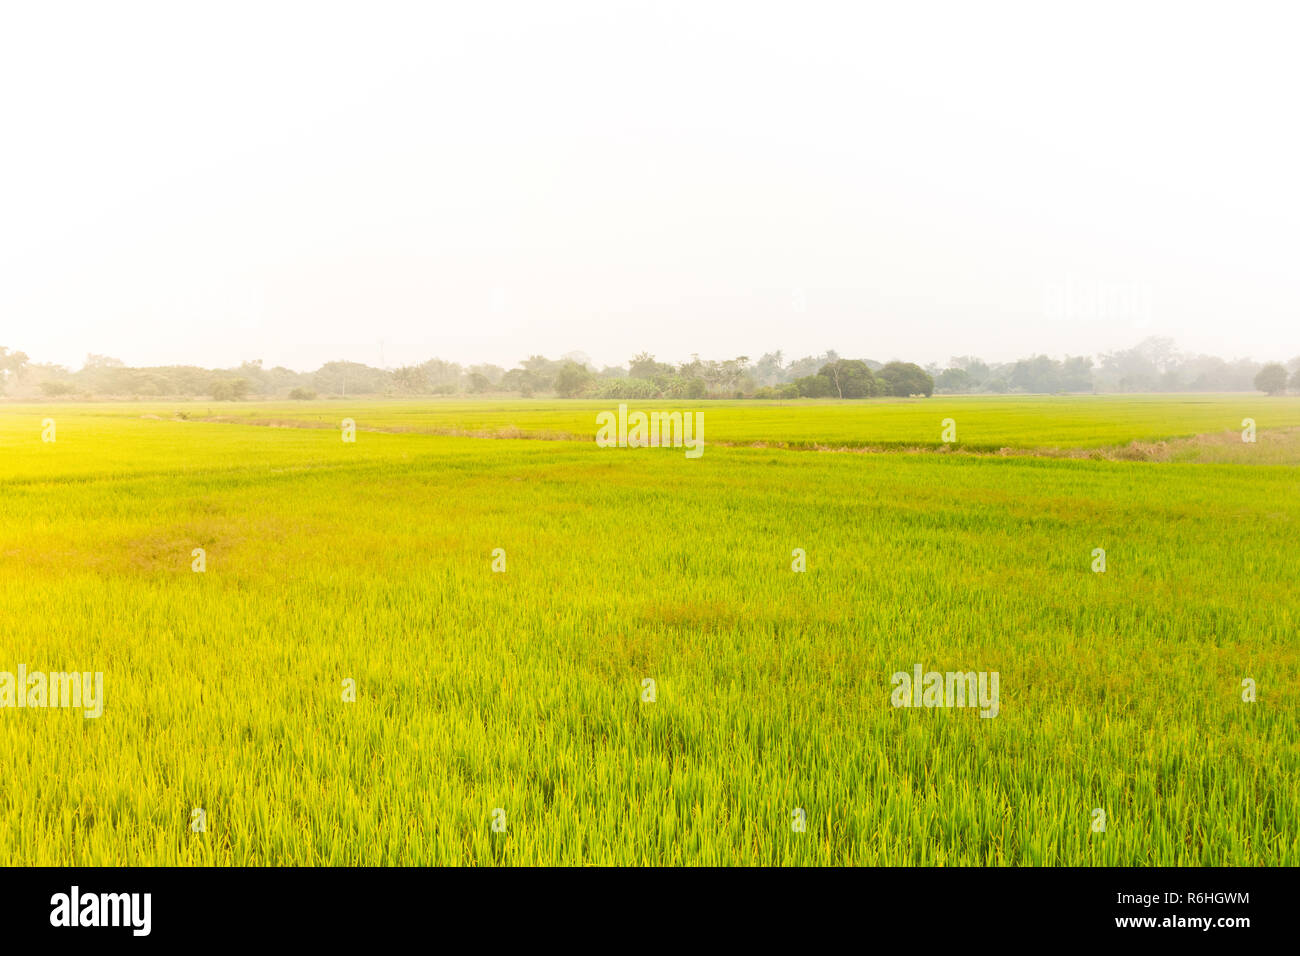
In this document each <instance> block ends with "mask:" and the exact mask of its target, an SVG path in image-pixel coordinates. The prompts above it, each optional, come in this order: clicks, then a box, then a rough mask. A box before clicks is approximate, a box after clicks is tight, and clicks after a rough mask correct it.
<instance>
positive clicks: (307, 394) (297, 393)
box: [289, 386, 316, 402]
mask: <svg viewBox="0 0 1300 956" xmlns="http://www.w3.org/2000/svg"><path fill="white" fill-rule="evenodd" d="M289 397H290V398H292V399H293V400H294V401H295V402H309V401H311V400H312V399H313V398H315V397H316V393H315V392H313V391H312V390H311V389H310V388H302V387H301V386H300V387H298V388H294V389H290V390H289Z"/></svg>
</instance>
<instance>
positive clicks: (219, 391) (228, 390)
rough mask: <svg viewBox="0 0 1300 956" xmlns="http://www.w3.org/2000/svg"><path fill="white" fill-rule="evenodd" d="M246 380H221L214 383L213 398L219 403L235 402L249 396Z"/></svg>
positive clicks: (248, 384) (248, 383)
mask: <svg viewBox="0 0 1300 956" xmlns="http://www.w3.org/2000/svg"><path fill="white" fill-rule="evenodd" d="M250 384H251V383H250V382H249V381H248V379H246V378H219V379H217V380H216V381H214V382H213V383H212V397H213V398H214V399H215V400H217V401H218V402H235V401H238V400H239V399H241V398H244V397H245V396H247V395H248V389H249V387H250Z"/></svg>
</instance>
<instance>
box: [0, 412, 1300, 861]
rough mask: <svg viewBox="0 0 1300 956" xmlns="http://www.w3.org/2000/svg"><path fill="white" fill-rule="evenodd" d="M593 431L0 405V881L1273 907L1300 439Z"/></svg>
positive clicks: (1295, 711) (1086, 425)
mask: <svg viewBox="0 0 1300 956" xmlns="http://www.w3.org/2000/svg"><path fill="white" fill-rule="evenodd" d="M636 404H637V407H645V408H651V407H658V406H659V405H660V404H661V403H636ZM609 407H610V403H588V402H563V401H553V402H544V401H536V402H504V401H493V402H487V401H485V402H478V403H471V402H451V401H449V402H425V403H417V402H380V401H376V402H365V401H357V402H342V401H328V402H325V401H321V402H293V403H274V404H242V403H241V404H235V405H231V404H225V405H220V404H216V403H193V404H184V405H181V404H164V403H158V402H152V403H133V404H109V403H104V404H80V405H66V406H56V405H32V406H14V405H10V406H0V672H15V671H16V670H17V668H18V667H19V666H20V665H21V666H23V667H25V668H26V670H27V671H28V672H35V671H49V672H60V671H78V672H102V673H103V675H104V694H103V697H104V700H103V713H102V715H101V716H99V717H90V718H88V717H86V716H84V715H83V714H82V713H81V712H80V711H78V710H75V709H71V708H62V709H60V708H54V707H46V708H43V709H42V708H36V707H25V708H17V707H12V706H11V707H0V865H28V864H43V865H105V866H116V865H222V866H226V865H444V864H445V865H519V864H523V865H532V864H562V865H587V864H596V865H609V864H673V865H716V864H724V865H1133V864H1136V865H1149V864H1150V865H1155V864H1161V865H1212V864H1213V865H1234V866H1257V865H1288V866H1294V865H1297V864H1300V732H1298V727H1300V724H1298V720H1297V718H1298V717H1300V683H1298V682H1300V640H1297V638H1298V637H1300V613H1298V612H1300V602H1298V601H1297V598H1296V580H1297V576H1298V575H1300V552H1298V551H1297V548H1296V547H1295V542H1296V541H1297V536H1298V535H1300V475H1298V473H1297V468H1296V465H1297V464H1298V463H1300V455H1297V454H1296V446H1295V443H1294V441H1291V440H1289V439H1288V440H1283V439H1281V438H1279V437H1278V436H1292V435H1294V429H1296V428H1297V427H1298V426H1300V400H1296V399H1288V398H1280V399H1278V398H1264V397H1262V396H1255V397H1250V396H1222V397H1220V396H1210V397H1203V396H1198V397H1194V398H1193V397H1180V396H1174V397H1170V396H1164V397H1140V398H1137V397H1125V398H1109V397H1107V398H1094V397H1077V398H1024V397H1007V398H944V397H936V398H933V399H930V400H926V401H900V402H854V403H848V402H845V403H831V402H827V403H807V402H805V403H787V404H782V403H763V402H699V403H667V404H666V405H664V407H672V408H675V409H686V408H690V409H693V410H702V411H703V412H704V416H705V420H706V431H705V435H704V438H705V452H704V454H703V456H702V457H701V458H699V459H695V460H691V459H688V458H686V457H685V456H684V455H682V454H681V452H680V450H672V449H649V448H645V449H628V448H600V447H597V446H596V444H595V443H594V442H593V435H594V433H595V425H594V421H595V416H596V414H597V413H598V412H599V411H603V410H607V409H608V408H609ZM344 417H351V418H353V419H355V421H356V423H357V429H358V431H357V437H356V441H355V442H354V443H348V442H343V441H341V440H340V432H339V428H338V425H339V422H340V420H341V419H342V418H344ZM945 418H952V419H954V420H955V422H956V428H957V442H956V443H954V445H953V446H945V445H944V444H943V443H942V442H941V440H940V432H941V425H940V423H941V420H942V419H945ZM1245 418H1253V419H1254V420H1255V421H1256V422H1257V425H1258V429H1259V433H1258V434H1259V440H1258V442H1257V443H1254V444H1248V443H1244V442H1242V441H1241V440H1240V433H1241V431H1242V421H1243V419H1245ZM45 419H52V420H53V421H54V423H55V425H56V427H57V433H56V440H54V441H42V432H43V422H44V420H45ZM203 419H219V420H203ZM271 424H274V425H279V426H281V427H267V426H268V425H271ZM1207 435H1208V436H1219V437H1218V438H1217V439H1215V440H1214V441H1203V440H1201V439H1198V437H1197V436H1201V438H1202V439H1203V438H1204V436H1207ZM485 436H492V437H497V438H502V439H503V440H484V437H485ZM1224 436H1226V438H1225V437H1224ZM530 438H547V439H549V440H545V441H541V440H530ZM1178 441H1184V442H1186V445H1185V446H1179V447H1185V454H1184V453H1182V452H1180V453H1179V455H1177V456H1174V459H1173V460H1160V461H1128V460H1111V459H1110V458H1109V457H1106V456H1102V457H1100V458H1099V460H1092V459H1091V458H1089V457H1087V456H1086V455H1084V456H1083V457H1054V456H1050V455H1047V454H1039V453H1036V454H1022V455H1007V456H1002V455H999V454H996V453H993V454H990V453H988V452H996V451H998V450H1001V449H1008V448H1009V449H1022V450H1031V451H1035V452H1043V451H1045V450H1049V449H1059V450H1070V449H1076V450H1083V451H1085V452H1086V451H1088V450H1091V449H1102V448H1123V447H1127V446H1130V445H1131V443H1134V442H1140V443H1159V442H1166V443H1173V442H1178ZM815 448H829V449H837V448H848V449H858V450H862V449H870V450H868V451H863V452H862V453H858V454H834V453H818V452H816V451H810V450H809V449H815ZM1216 448H1217V449H1220V451H1218V452H1216V451H1215V449H1216ZM1207 449H1208V451H1207ZM940 450H947V451H956V452H961V451H970V452H975V453H973V454H960V453H948V454H935V453H934V452H935V451H940ZM1216 455H1217V456H1218V457H1216ZM1216 462H1225V463H1216ZM195 549H202V553H203V562H202V563H203V568H202V570H201V571H196V570H195V562H196V557H195ZM796 549H801V550H802V552H803V555H804V561H805V567H806V570H804V571H796V570H792V566H793V565H794V564H795V562H796V561H797V555H796ZM1096 549H1103V550H1104V552H1105V556H1104V558H1105V571H1104V572H1098V571H1096V570H1094V568H1095V566H1096V565H1095V562H1096V557H1095V551H1096ZM918 664H919V665H921V666H922V668H923V670H924V671H925V672H929V671H936V672H949V671H957V672H988V673H992V672H996V673H997V674H998V675H999V676H1000V681H999V707H998V713H997V716H996V717H993V718H991V719H988V718H984V717H981V716H980V713H979V712H978V711H977V710H976V709H970V708H967V709H960V708H944V707H934V708H929V707H921V708H916V707H897V706H894V705H893V703H891V694H892V693H893V691H894V687H893V686H892V684H891V679H892V675H894V674H896V673H899V672H903V673H909V674H910V673H911V672H912V671H913V668H914V667H915V666H916V665H918ZM648 681H649V682H652V683H647V682H648ZM1244 681H1248V682H1250V687H1252V688H1254V691H1255V694H1256V699H1255V700H1253V701H1248V700H1246V699H1244V697H1245V696H1249V694H1248V691H1247V690H1246V689H1245V685H1244V684H1243V682H1244ZM349 688H352V691H351V692H352V693H353V694H354V697H355V699H347V698H348V697H349ZM0 703H2V701H0ZM196 811H201V813H200V814H196ZM1098 811H1100V812H1101V814H1102V816H1101V817H1100V818H1099V817H1098V815H1097V812H1098ZM196 820H201V821H202V824H201V826H199V825H197V824H196V822H195V821H196ZM1099 820H1100V822H1101V823H1102V824H1103V825H1104V828H1103V829H1098V824H1099Z"/></svg>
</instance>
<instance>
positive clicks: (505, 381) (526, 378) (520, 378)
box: [501, 368, 541, 398]
mask: <svg viewBox="0 0 1300 956" xmlns="http://www.w3.org/2000/svg"><path fill="white" fill-rule="evenodd" d="M501 387H502V388H503V389H505V390H506V391H507V392H518V393H519V394H520V395H522V396H523V397H524V398H531V397H532V395H533V392H535V391H537V390H538V389H539V388H541V383H540V382H538V381H537V376H536V375H534V374H533V373H532V372H530V371H528V370H527V369H523V368H512V369H511V370H510V371H508V372H506V374H505V375H502V376H501Z"/></svg>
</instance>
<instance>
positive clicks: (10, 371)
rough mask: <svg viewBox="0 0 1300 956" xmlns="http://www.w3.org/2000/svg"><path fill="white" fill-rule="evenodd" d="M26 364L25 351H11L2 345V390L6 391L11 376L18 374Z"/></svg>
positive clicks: (0, 347)
mask: <svg viewBox="0 0 1300 956" xmlns="http://www.w3.org/2000/svg"><path fill="white" fill-rule="evenodd" d="M26 364H27V356H26V354H24V353H23V352H10V351H9V349H7V348H6V347H5V346H3V345H0V392H3V391H4V389H5V384H6V383H7V382H8V381H9V376H10V375H17V374H18V373H19V372H21V371H22V370H23V366H25V365H26Z"/></svg>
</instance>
